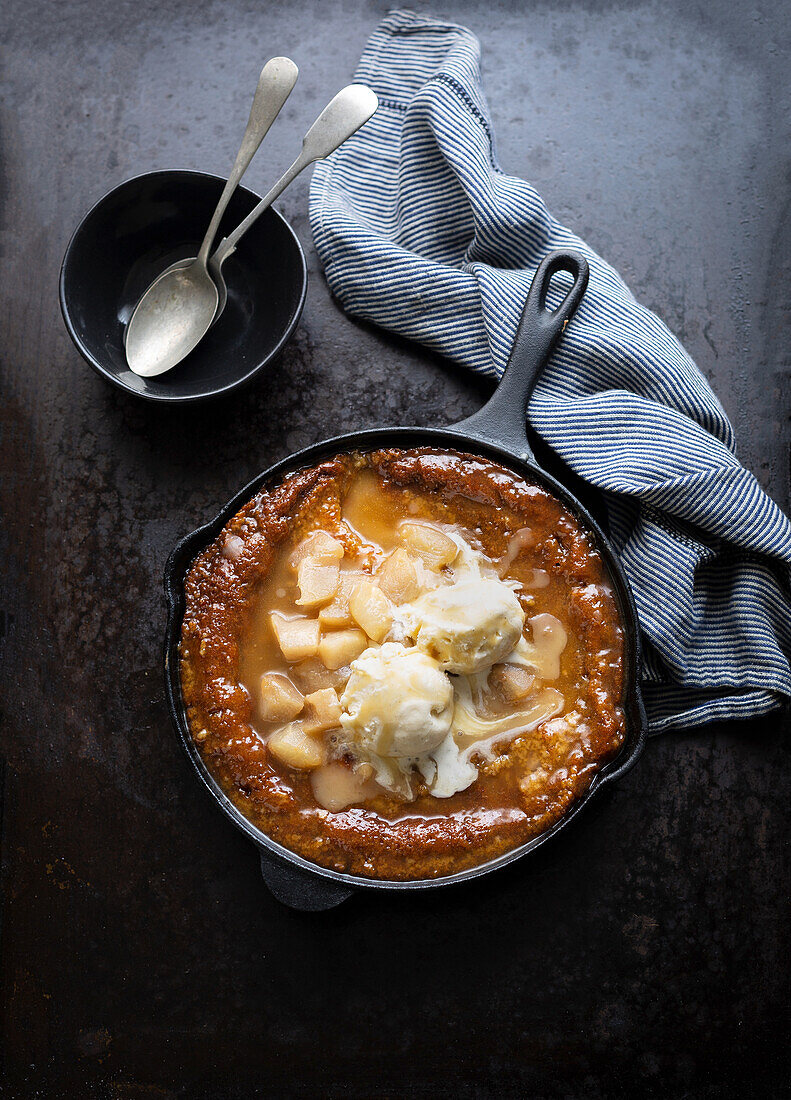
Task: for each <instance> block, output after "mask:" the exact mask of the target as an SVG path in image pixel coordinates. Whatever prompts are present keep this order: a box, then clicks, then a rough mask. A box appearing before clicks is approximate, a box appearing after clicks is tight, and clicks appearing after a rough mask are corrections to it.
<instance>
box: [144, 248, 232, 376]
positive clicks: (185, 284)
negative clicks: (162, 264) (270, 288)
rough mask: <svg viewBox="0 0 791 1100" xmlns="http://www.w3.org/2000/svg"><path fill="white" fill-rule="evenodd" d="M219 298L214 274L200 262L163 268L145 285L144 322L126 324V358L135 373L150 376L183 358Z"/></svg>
mask: <svg viewBox="0 0 791 1100" xmlns="http://www.w3.org/2000/svg"><path fill="white" fill-rule="evenodd" d="M218 301H219V295H218V293H217V287H216V285H215V283H214V280H213V279H212V277H211V275H209V272H208V271H207V269H206V268H205V267H202V266H201V265H200V264H198V263H195V262H194V261H193V262H191V263H187V262H183V263H179V264H177V265H174V266H172V267H169V268H168V270H167V271H164V272H163V273H162V274H161V275H160V276H159V278H158V279H156V280H155V281H154V282H153V283H152V284H151V286H150V287H149V288H148V290H147V291H146V297H145V302H146V318H145V324H142V325H137V326H135V325H134V323H130V325H129V327H128V328H127V330H126V341H125V344H126V358H127V359H128V360H129V362H130V364H134V371H135V374H140V375H142V376H143V377H144V378H154V377H156V376H157V375H158V374H164V373H165V371H168V370H170V369H171V367H174V366H175V365H176V364H177V363H180V362H181V360H182V359H184V358H186V356H187V355H189V353H190V352H191V351H192V350H193V348H195V347H197V345H198V344H199V343H200V341H201V340H202V339H203V337H204V336H205V335H206V332H207V331H208V329H209V326H210V325H211V323H212V321H213V320H214V315H215V313H216V311H217V303H218ZM174 305H175V306H176V307H177V308H175V309H174V308H173V306H174ZM174 321H175V323H174Z"/></svg>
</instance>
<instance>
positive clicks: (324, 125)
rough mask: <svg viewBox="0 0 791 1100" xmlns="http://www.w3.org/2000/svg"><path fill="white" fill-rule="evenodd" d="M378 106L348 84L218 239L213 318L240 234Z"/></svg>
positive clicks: (221, 305) (365, 91)
mask: <svg viewBox="0 0 791 1100" xmlns="http://www.w3.org/2000/svg"><path fill="white" fill-rule="evenodd" d="M378 106H379V100H378V98H377V96H376V94H375V92H373V91H371V89H370V88H368V87H366V85H365V84H349V85H348V87H346V88H343V89H342V90H341V91H340V92H338V94H337V95H336V96H335V98H334V99H332V100H330V102H329V103H328V104H327V106H326V107H325V108H324V110H323V111H322V112H321V114H320V115H319V117H318V118H317V119H316V121H315V122H314V123H313V125H312V126H311V128H310V129H309V130H308V132H307V134H305V137H304V139H303V141H302V152H301V153H300V155H299V156H298V157H297V159H296V160H295V161H294V163H293V164H292V165H291V167H290V168H289V169H288V171H286V172H284V174H283V175H282V176H281V177H280V179H279V180H278V181H277V183H276V184H275V185H274V187H273V188H272V189H271V190H270V191H268V192H267V194H266V195H264V197H263V198H262V199H261V201H260V202H259V203H258V205H257V206H256V207H255V208H254V209H253V210H251V211H250V213H249V214H248V215H247V217H246V218H245V219H244V221H243V222H240V223H239V225H237V227H236V229H234V231H233V233H229V234H228V236H227V237H225V238H224V239H223V240H222V241H220V244H219V245H218V247H217V251H216V252H215V253H214V255H213V256H211V257H210V259H209V271H210V272H211V276H212V278H213V279H214V281H215V283H216V284H217V289H218V291H219V294H220V298H219V302H218V303H217V309H216V311H215V314H214V319H213V321H216V320H217V318H218V317H219V316H220V314H221V313H222V311H223V310H224V309H225V304H226V302H227V301H228V288H227V286H226V285H225V279H224V278H223V274H222V265H223V264H224V263H225V261H226V260H227V259H228V257H229V256H230V255H232V253H233V252H235V251H236V246H237V244H238V243H239V240H240V238H241V237H243V236H244V234H245V233H246V232H247V230H248V229H249V228H250V226H251V225H252V224H253V222H255V221H256V220H257V219H258V218H260V217H261V215H262V214H263V212H264V211H265V210H266V209H267V207H269V206H271V205H272V203H273V202H274V201H275V199H276V198H277V197H278V195H280V194H281V193H282V192H283V191H285V189H286V188H287V187H288V185H289V184H290V183H291V182H292V180H294V179H296V177H297V176H298V175H299V173H300V172H301V171H302V170H303V169H304V168H307V166H308V165H309V164H312V163H313V162H314V161H316V160H323V159H324V157H328V156H329V155H330V153H332V152H333V151H334V150H335V149H337V148H338V146H339V145H342V144H343V143H344V141H346V139H347V138H350V137H351V136H352V134H354V133H356V131H357V130H359V129H360V127H361V126H362V125H364V124H365V123H366V122H367V121H368V119H369V118H370V117H371V115H372V114H373V113H374V112H375V111H376V109H377V107H378ZM212 323H213V322H212Z"/></svg>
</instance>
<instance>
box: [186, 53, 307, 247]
mask: <svg viewBox="0 0 791 1100" xmlns="http://www.w3.org/2000/svg"><path fill="white" fill-rule="evenodd" d="M298 75H299V69H298V68H297V66H296V65H295V64H294V62H293V61H291V59H290V58H288V57H273V58H272V59H271V61H267V63H266V65H264V67H263V69H262V70H261V75H260V77H259V78H258V86H257V88H256V90H255V95H254V96H253V105H252V107H251V108H250V117H249V119H248V120H247V127H246V129H245V131H244V137H243V138H242V144H241V145H240V146H239V152H238V153H237V154H236V160H235V161H234V162H233V168H232V169H231V174H230V175H229V176H228V181H227V183H226V184H225V187H224V188H223V192H222V194H221V195H220V201H219V202H218V203H217V209H216V210H215V211H214V214H213V216H212V220H211V222H210V223H209V228H208V229H207V230H206V236H205V237H204V238H203V242H202V244H201V246H200V252H199V253H198V263H200V264H202V265H203V266H204V267H205V266H206V261H207V259H208V256H209V249H210V248H211V246H212V242H213V241H214V238H215V236H216V235H217V229H218V228H219V225H220V219H221V218H222V216H223V214H224V213H225V208H226V206H227V205H228V203H229V201H230V198H231V195H232V194H233V193H234V191H235V190H236V187H237V185H238V183H239V180H240V179H241V178H242V176H243V175H244V173H245V172H246V171H247V168H248V166H249V164H250V161H251V160H252V159H253V157H254V156H255V154H256V151H257V149H258V147H259V145H260V144H261V142H262V141H263V140H264V138H265V137H266V134H267V131H268V130H269V127H270V126H271V125H272V123H273V122H274V121H275V119H276V118H277V116H278V115H279V114H280V110H281V108H282V106H283V104H284V103H285V102H286V100H287V99H288V97H289V95H290V94H291V90H292V88H293V87H294V85H295V84H296V82H297V76H298Z"/></svg>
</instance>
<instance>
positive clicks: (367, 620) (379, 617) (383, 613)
mask: <svg viewBox="0 0 791 1100" xmlns="http://www.w3.org/2000/svg"><path fill="white" fill-rule="evenodd" d="M349 610H350V611H351V613H352V617H353V619H354V621H355V622H356V623H357V624H358V625H359V626H361V627H362V628H363V630H364V631H365V633H366V634H367V635H368V637H369V638H373V640H374V641H375V642H381V641H382V639H383V638H384V636H385V635H386V634H387V632H388V630H389V629H390V627H391V626H392V625H393V611H392V604H391V603H390V601H389V600H388V598H387V596H385V594H384V592H383V591H382V590H381V588H378V587H377V585H375V584H373V583H372V582H371V581H367V580H360V581H358V582H357V584H356V585H355V586H354V589H353V591H352V594H351V597H350V598H349Z"/></svg>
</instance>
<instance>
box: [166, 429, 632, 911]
mask: <svg viewBox="0 0 791 1100" xmlns="http://www.w3.org/2000/svg"><path fill="white" fill-rule="evenodd" d="M388 446H395V447H401V448H406V447H416V446H435V447H444V448H446V449H450V450H455V451H459V452H462V453H469V454H473V455H476V456H480V457H484V458H492V459H494V460H496V461H498V462H500V463H502V464H503V465H505V466H506V467H508V468H509V469H511V470H512V471H513V472H514V473H516V474H518V475H520V476H524V477H526V478H528V479H532V480H535V481H537V482H539V483H541V484H543V485H544V486H545V487H546V488H547V489H548V490H549V491H550V492H551V493H552V494H553V495H554V496H556V497H557V498H558V499H559V500H560V501H561V503H562V504H563V505H564V506H565V507H566V508H568V510H569V511H570V512H571V513H572V514H573V515H574V516H575V518H576V519H578V520H579V522H580V524H581V526H582V527H583V529H584V530H586V531H588V532H589V533H590V534H591V535H592V537H593V541H594V545H595V546H596V549H597V550H598V551H599V552H600V553H601V555H602V558H603V559H604V563H605V565H606V567H607V570H608V573H609V576H610V579H611V581H612V584H613V590H614V593H615V596H616V601H617V604H618V611H619V615H620V620H621V628H622V630H623V635H624V666H625V667H624V688H623V695H622V706H623V709H624V714H625V718H626V737H625V740H624V743H623V745H622V746H621V749H620V750H619V752H618V754H617V755H616V756H615V757H614V758H613V759H612V760H610V761H608V762H607V763H606V764H605V765H604V767H603V768H602V769H601V770H600V771H598V772H597V773H596V775H595V776H594V777H593V780H592V782H591V785H590V786H589V787H588V789H587V791H585V793H584V794H583V795H582V796H581V797H580V798H578V799H577V800H576V801H575V802H574V804H573V805H572V806H571V807H570V808H569V810H568V811H567V812H566V813H565V814H563V816H562V817H561V818H559V820H558V821H556V822H555V823H554V824H553V825H551V826H550V827H549V828H548V829H546V830H545V831H544V832H542V833H540V834H538V836H535V837H532V838H531V839H530V840H528V841H526V842H525V843H524V844H521V845H519V846H518V847H516V848H512V849H510V850H509V851H507V852H504V853H503V854H502V855H500V856H498V857H496V858H495V859H493V860H489V861H487V862H485V863H482V864H478V865H477V866H475V867H471V868H468V869H466V870H463V871H457V872H455V873H454V874H451V875H444V876H442V877H439V878H431V879H411V880H404V881H400V880H393V879H376V878H365V877H363V876H361V875H350V874H345V873H343V872H340V871H333V870H331V869H330V868H328V867H322V866H320V865H319V864H316V863H312V862H310V861H309V860H307V859H304V858H303V857H302V856H299V855H297V854H296V852H292V851H291V850H290V849H288V848H285V847H284V846H283V845H281V844H278V843H277V842H276V841H274V840H272V839H271V838H270V837H269V836H268V835H267V834H266V833H264V832H263V831H262V830H261V829H259V828H258V827H257V826H255V825H254V824H253V823H252V822H251V821H250V820H249V819H248V818H247V817H245V815H244V814H243V813H242V812H241V811H240V810H239V809H238V808H237V807H236V806H235V805H234V803H233V802H232V801H231V800H230V798H228V796H227V795H226V794H225V792H224V791H223V790H222V788H221V787H220V785H219V784H218V783H217V781H216V780H215V779H214V777H213V776H212V774H211V772H210V771H209V770H208V768H207V767H206V764H205V763H204V761H203V758H202V757H201V755H200V753H199V752H198V749H197V747H196V745H195V743H194V741H193V740H192V736H191V734H190V731H189V725H188V722H187V715H186V710H185V707H184V702H183V699H182V696H181V680H180V676H179V652H178V649H179V642H180V638H181V625H182V621H183V618H184V611H185V594H184V586H185V581H186V576H187V573H188V571H189V569H190V566H191V565H192V563H193V561H194V560H195V558H196V557H197V556H198V555H199V554H200V553H202V552H203V550H205V549H206V547H208V546H209V544H210V543H211V542H213V541H214V539H215V538H216V537H217V536H218V535H219V533H220V531H221V530H222V528H223V527H224V526H225V524H226V523H227V522H228V520H229V519H230V518H231V517H232V516H234V515H235V514H236V512H238V511H239V509H240V508H241V507H242V506H243V505H244V504H246V503H247V502H248V501H249V500H250V499H251V498H252V497H253V496H254V495H255V494H256V493H258V492H259V491H260V490H261V489H262V488H264V487H265V486H266V485H267V484H275V483H276V482H278V481H280V480H282V478H283V477H284V476H286V475H287V474H289V473H293V472H294V471H296V470H299V469H303V468H304V467H306V466H309V465H312V464H314V463H316V462H318V461H321V460H322V459H324V458H327V457H330V456H333V455H336V454H342V453H348V452H350V451H370V450H376V449H379V448H382V447H388ZM164 582H165V596H166V599H167V608H168V619H167V629H166V636H165V652H164V663H165V687H166V695H167V701H168V709H169V711H170V716H171V719H172V721H173V724H174V726H175V727H176V730H177V731H178V734H179V738H180V740H181V743H182V746H183V748H184V750H185V752H186V753H187V756H188V757H189V759H190V762H191V763H192V765H193V767H194V768H195V771H196V772H197V774H198V776H199V777H200V779H201V780H202V781H203V784H204V785H205V787H206V788H207V789H208V791H209V793H210V794H211V795H212V797H213V798H214V800H215V802H216V803H217V804H218V805H219V807H220V809H221V810H222V811H223V812H224V813H225V815H226V816H227V817H228V818H229V819H230V820H231V821H232V822H233V824H234V825H235V826H236V827H237V828H238V829H240V830H241V831H242V832H243V833H245V834H246V835H247V836H248V837H249V838H250V839H251V840H252V841H253V842H254V843H255V844H256V845H257V846H258V848H259V849H260V850H262V852H265V853H266V855H267V858H270V859H271V858H272V857H274V859H275V860H276V861H277V862H278V863H281V864H289V865H291V867H294V868H299V869H301V870H302V871H305V872H307V873H308V874H310V875H314V876H318V877H320V878H323V879H328V880H331V881H333V882H335V883H337V884H339V885H344V886H347V887H349V888H350V889H352V888H353V889H377V890H420V889H428V888H433V887H439V886H449V885H453V884H457V883H462V882H466V881H469V880H470V879H474V878H478V877H480V876H481V875H484V874H488V873H489V872H491V871H495V870H499V869H500V868H502V867H505V866H507V865H508V864H510V863H513V862H514V861H516V860H517V859H520V858H521V857H522V856H525V855H527V854H528V853H529V852H531V851H534V850H535V849H536V848H538V847H539V846H540V845H542V844H544V843H545V842H546V841H547V840H549V839H550V838H551V837H553V836H555V835H556V834H557V833H558V832H559V831H560V830H561V829H562V828H564V826H566V825H567V824H568V823H569V822H570V821H572V820H573V819H574V818H575V817H576V816H577V814H578V813H580V812H581V810H582V809H583V807H584V806H586V805H587V804H588V802H589V801H590V799H591V798H593V797H594V796H595V795H596V793H597V792H598V791H600V790H601V789H602V788H603V787H604V786H605V785H606V784H607V783H609V782H611V781H612V780H615V779H618V778H620V777H621V776H622V775H624V774H625V773H626V772H627V771H628V770H629V769H630V768H631V767H632V766H633V765H634V764H635V762H636V761H637V759H638V757H639V756H640V754H641V752H642V751H643V748H644V746H645V742H646V738H647V719H646V713H645V708H644V705H643V701H642V697H641V692H640V677H639V673H640V633H639V628H638V620H637V611H636V608H635V605H634V600H633V597H632V594H631V591H630V588H629V584H628V582H627V580H626V577H625V576H624V573H623V570H622V568H621V566H620V563H619V562H618V559H617V558H616V556H615V553H614V551H613V549H612V547H611V546H610V543H609V541H608V539H607V537H606V536H605V534H604V532H603V531H602V530H601V529H600V527H599V525H598V524H597V523H596V521H595V520H594V519H593V517H592V516H591V515H590V513H589V512H588V511H587V509H585V508H584V507H583V505H581V504H580V502H579V501H578V500H577V499H576V498H575V497H574V496H573V495H572V494H571V493H570V492H569V490H568V489H566V488H565V486H563V485H562V484H561V483H560V482H558V481H557V480H556V479H555V478H554V477H552V476H551V475H550V474H547V473H546V472H545V471H544V470H542V469H541V467H540V466H539V465H538V464H537V463H536V462H535V461H534V460H533V459H532V458H531V457H529V456H528V454H527V453H525V454H522V455H520V454H516V453H514V451H513V450H509V449H508V448H507V447H504V446H500V445H497V444H496V443H493V442H488V441H485V440H482V439H480V438H478V437H476V436H474V435H468V434H466V433H464V432H462V431H457V430H454V429H453V428H452V427H448V428H421V427H395V428H393V427H385V428H369V429H364V430H362V431H357V432H351V433H348V434H345V435H341V436H335V437H333V438H331V439H326V440H323V441H322V442H319V443H315V444H313V445H311V446H310V447H306V448H304V449H303V450H301V451H297V452H295V453H294V454H292V455H289V456H287V457H286V458H284V459H282V460H281V461H279V462H277V463H275V464H274V465H273V466H270V467H269V468H268V469H266V470H264V471H263V472H262V473H260V474H258V475H257V476H256V477H255V478H253V479H252V481H250V482H249V483H248V484H247V485H245V486H244V488H242V489H240V490H239V492H238V493H236V495H235V496H234V497H233V498H232V499H231V500H229V501H228V503H227V504H226V505H225V506H224V507H223V508H222V509H221V510H220V511H219V512H218V514H217V515H216V516H215V517H214V518H213V519H212V520H210V521H209V522H208V523H205V524H203V525H202V526H200V527H198V528H196V529H195V530H194V531H192V532H191V533H190V534H188V535H186V536H185V537H184V538H183V539H181V540H180V541H179V542H178V543H177V544H176V546H175V547H174V549H173V551H172V552H171V554H170V557H169V558H168V561H167V564H166V566H165V576H164Z"/></svg>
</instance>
